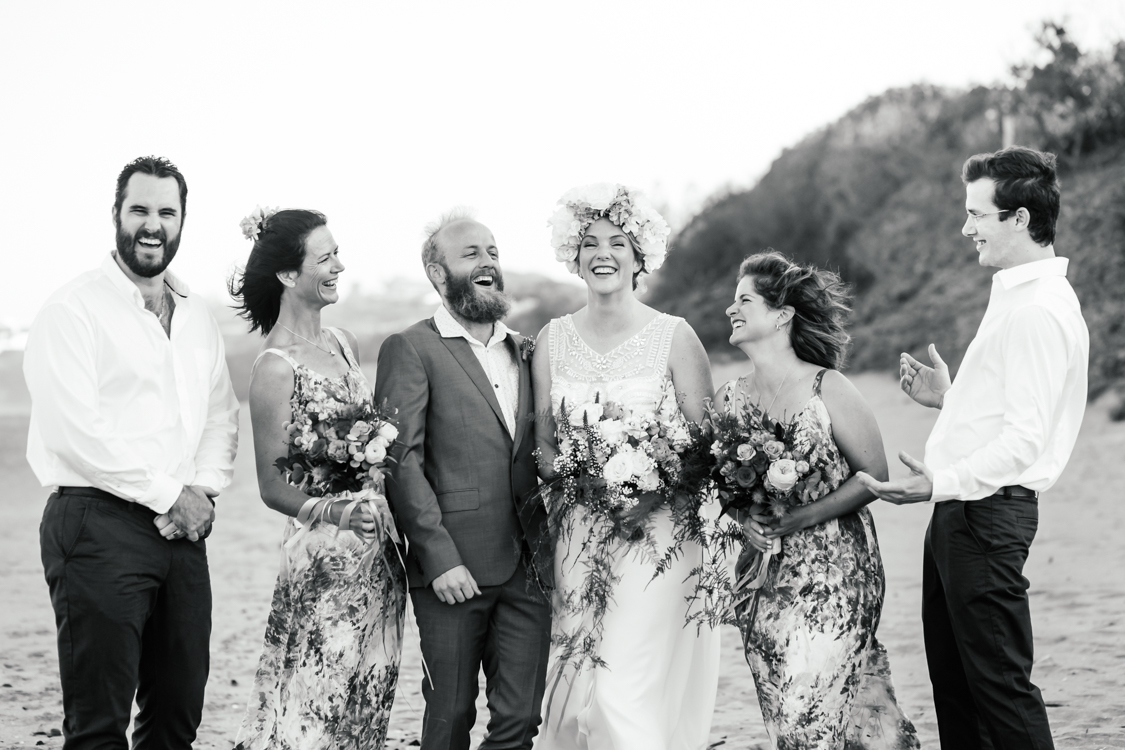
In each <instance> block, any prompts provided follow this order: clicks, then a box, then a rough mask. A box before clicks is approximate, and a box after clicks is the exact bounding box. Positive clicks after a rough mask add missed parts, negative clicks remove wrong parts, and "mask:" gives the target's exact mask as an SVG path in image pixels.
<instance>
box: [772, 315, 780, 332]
mask: <svg viewBox="0 0 1125 750" xmlns="http://www.w3.org/2000/svg"><path fill="white" fill-rule="evenodd" d="M774 328H776V329H777V330H779V331H780V330H781V318H778V319H777V323H776V324H775V325H774Z"/></svg>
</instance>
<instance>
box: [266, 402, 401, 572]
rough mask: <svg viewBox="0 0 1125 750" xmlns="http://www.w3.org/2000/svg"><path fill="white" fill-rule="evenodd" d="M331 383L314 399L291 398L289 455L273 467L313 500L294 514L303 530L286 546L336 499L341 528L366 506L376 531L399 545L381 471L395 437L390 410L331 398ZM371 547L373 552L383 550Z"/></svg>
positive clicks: (287, 423)
mask: <svg viewBox="0 0 1125 750" xmlns="http://www.w3.org/2000/svg"><path fill="white" fill-rule="evenodd" d="M333 387H334V386H333V384H331V383H323V384H318V385H317V386H316V388H317V389H318V390H316V391H314V392H313V393H312V394H306V395H311V396H312V398H309V399H307V401H305V404H304V406H303V407H302V406H301V402H302V400H304V399H302V398H301V397H300V396H299V394H297V393H294V394H293V399H292V400H291V405H292V408H293V412H292V420H291V421H290V422H286V423H285V424H284V425H283V426H284V429H285V433H286V442H287V444H288V446H289V449H288V455H286V456H284V457H282V458H279V459H277V461H276V462H275V465H276V466H277V467H278V469H280V470H281V472H282V473H283V474H284V475H285V479H286V481H287V482H289V484H291V485H293V486H294V487H296V488H297V489H299V490H301V491H302V492H304V493H305V494H306V495H308V496H309V497H310V498H311V499H310V500H309V501H308V502H306V503H305V505H304V506H303V507H302V508H301V509H300V511H299V512H298V514H297V517H296V522H297V524H298V525H300V526H301V527H302V529H301V530H300V531H299V532H298V534H297V535H294V536H293V537H290V540H289V542H287V544H293V543H296V541H297V540H298V538H299V537H300V536H301V535H303V534H304V533H305V532H307V531H308V530H309V529H310V528H311V527H312V526H313V524H315V523H316V522H318V521H321V520H323V518H324V517H325V515H326V514H327V513H328V510H329V507H330V505H331V503H332V502H333V501H334V500H338V499H344V500H348V501H349V502H348V504H347V505H346V506H345V507H344V509H343V511H342V513H341V516H340V523H339V528H340V529H347V528H348V521H349V519H350V517H351V514H352V513H353V511H354V510H355V509H356V508H357V507H358V506H359V505H361V504H363V505H366V507H367V508H368V509H369V510H370V512H371V515H372V517H374V518H376V519H378V521H377V526H381V527H382V528H383V529H385V532H386V533H385V539H389V540H390V541H392V542H395V543H400V542H401V540H400V538H399V536H398V532H397V531H396V529H395V525H394V522H393V519H392V516H391V511H390V506H389V505H388V503H387V498H386V495H385V493H384V487H385V470H386V468H387V464H388V462H390V461H392V460H393V459H392V458H391V457H390V448H391V446H392V445H393V444H394V442H395V440H396V438H397V437H398V428H397V427H395V425H394V423H393V422H392V421H391V418H392V416H393V414H394V411H393V410H392V409H391V408H390V407H389V406H388V405H387V404H386V403H384V404H381V405H376V404H373V403H370V402H366V401H364V402H358V403H356V402H351V403H349V402H348V400H347V399H346V395H347V394H343V393H340V394H337V393H332V392H331V389H332V388H333ZM382 546H383V545H382V544H376V545H372V552H374V550H375V549H376V548H382Z"/></svg>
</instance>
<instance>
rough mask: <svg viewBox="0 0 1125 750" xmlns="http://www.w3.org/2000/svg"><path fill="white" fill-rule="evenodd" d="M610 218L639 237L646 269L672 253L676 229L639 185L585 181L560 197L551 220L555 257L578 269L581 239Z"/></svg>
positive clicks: (640, 249) (568, 267)
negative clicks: (670, 247) (670, 239)
mask: <svg viewBox="0 0 1125 750" xmlns="http://www.w3.org/2000/svg"><path fill="white" fill-rule="evenodd" d="M601 218H606V219H609V220H610V221H611V222H613V223H614V224H615V225H617V226H619V227H621V228H622V229H624V230H625V231H626V232H628V233H629V235H630V236H631V237H632V238H633V239H634V240H635V241H636V245H637V250H638V251H639V252H640V254H641V258H642V259H643V261H644V271H645V273H652V272H653V271H655V270H656V269H658V268H660V266H661V265H663V263H664V256H665V255H667V254H668V235H669V234H671V232H672V229H671V227H669V226H668V222H666V221H664V217H663V216H661V215H660V214H659V212H657V210H656V209H655V208H654V207H653V205H652V204H651V203H649V201H648V199H647V198H645V197H644V196H643V195H642V194H641V192H640V191H639V190H637V189H636V188H631V187H627V186H625V185H618V184H617V183H613V182H598V183H594V184H592V185H583V186H582V187H576V188H574V189H573V190H570V191H568V192H567V193H566V194H565V195H563V197H562V198H559V207H558V209H557V210H556V211H555V213H554V214H553V215H552V216H551V218H550V220H548V222H547V225H548V226H549V227H551V230H552V233H551V247H553V248H554V250H555V260H557V261H559V262H560V263H565V264H566V267H567V269H569V270H570V272H571V273H578V243H579V242H580V241H581V240H582V236H583V235H584V234H585V233H586V230H587V229H589V228H590V225H591V224H593V223H594V222H595V221H597V220H598V219H601Z"/></svg>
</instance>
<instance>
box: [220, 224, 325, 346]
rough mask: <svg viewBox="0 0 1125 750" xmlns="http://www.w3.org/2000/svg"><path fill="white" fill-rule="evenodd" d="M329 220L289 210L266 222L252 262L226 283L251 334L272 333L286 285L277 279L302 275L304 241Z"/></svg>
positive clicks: (255, 244) (256, 242) (253, 250)
mask: <svg viewBox="0 0 1125 750" xmlns="http://www.w3.org/2000/svg"><path fill="white" fill-rule="evenodd" d="M327 223H328V219H326V218H325V217H324V214H322V213H320V212H319V211H306V210H304V209H287V210H285V211H278V212H277V213H276V214H274V215H273V216H271V217H269V218H268V219H266V221H265V224H264V226H262V228H261V230H260V232H259V233H258V239H256V240H255V241H254V248H253V249H252V250H251V251H250V258H249V259H248V260H247V261H246V267H245V268H243V269H242V271H241V272H239V271H235V273H234V275H233V276H231V278H230V280H229V281H228V282H227V289H228V291H230V296H231V297H233V298H234V299H235V300H236V301H237V302H238V303H239V304H237V305H234V309H235V310H238V314H239V316H241V317H243V318H245V319H246V320H247V321H249V323H250V331H251V332H254V331H256V330H258V329H259V328H260V329H261V330H262V335H265V334H267V333H269V332H270V331H271V330H272V329H273V326H274V323H276V322H277V315H278V312H279V311H280V310H281V293H282V292H284V291H285V285H284V284H282V283H281V280H280V279H278V278H277V274H278V273H280V272H282V271H299V270H300V269H301V264H303V263H304V262H305V240H306V239H308V236H309V234H310V233H311V232H312V231H313V230H314V229H316V228H317V227H322V226H325V225H326V224H327Z"/></svg>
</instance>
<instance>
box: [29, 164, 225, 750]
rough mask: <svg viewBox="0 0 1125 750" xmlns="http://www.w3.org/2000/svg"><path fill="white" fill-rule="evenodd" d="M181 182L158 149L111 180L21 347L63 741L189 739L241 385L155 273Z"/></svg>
mask: <svg viewBox="0 0 1125 750" xmlns="http://www.w3.org/2000/svg"><path fill="white" fill-rule="evenodd" d="M186 205H187V185H186V184H185V182H184V178H183V175H181V174H180V172H179V170H177V169H176V167H175V165H173V164H172V163H171V162H169V161H167V160H166V159H162V158H158V157H142V158H140V159H137V160H135V161H133V162H130V163H129V164H128V165H127V166H126V167H125V169H124V170H123V171H122V172H121V175H120V176H119V177H118V181H117V194H116V200H115V204H114V207H113V220H114V224H115V226H116V228H117V246H116V250H115V251H114V252H113V253H109V254H107V255H106V256H105V258H104V259H103V261H102V263H101V265H100V267H99V268H97V269H95V270H92V271H88V272H86V273H84V274H82V275H81V276H79V277H78V278H76V279H74V280H73V281H71V282H70V283H68V284H66V285H65V286H63V287H62V288H61V289H59V290H58V291H56V292H55V293H54V295H52V296H51V298H50V299H49V300H48V301H47V303H46V304H45V305H44V306H43V309H42V310H40V312H39V314H38V315H37V316H36V318H35V322H34V324H33V325H32V328H31V334H30V337H29V339H28V344H27V350H26V353H25V356H24V375H25V377H26V379H27V385H28V389H29V390H30V391H31V399H32V409H31V426H30V432H29V435H28V441H27V442H28V445H27V459H28V462H29V463H30V464H31V468H32V469H33V470H34V471H35V475H36V476H37V477H38V478H39V481H40V482H41V483H42V484H43V486H44V487H51V488H54V492H53V493H52V494H51V496H50V498H49V499H48V500H47V507H46V510H45V511H44V513H43V522H42V525H41V526H40V545H41V550H42V557H43V567H44V570H45V573H46V578H47V584H48V586H49V588H50V592H51V603H52V605H53V606H54V610H55V621H56V624H57V627H58V647H59V673H60V677H61V680H62V689H63V710H64V714H65V718H64V720H63V736H64V738H65V745H64V747H65V748H67V749H68V750H70V749H75V750H77V749H80V748H95V747H96V748H103V747H122V748H125V747H127V746H128V742H127V740H126V736H125V735H126V731H127V728H128V725H129V719H130V709H131V706H132V702H133V695H134V692H135V693H136V700H137V704H138V707H139V709H140V710H139V713H138V714H137V717H136V725H135V728H134V732H133V747H134V748H152V749H153V750H156V749H157V748H160V749H165V748H190V747H191V743H192V741H193V740H194V739H195V735H196V729H197V727H198V726H199V721H200V717H201V714H202V709H203V692H204V686H205V685H206V682H207V672H208V663H209V661H208V660H209V655H208V641H209V639H210V635H211V581H210V576H209V573H208V569H207V551H206V545H205V543H204V541H203V537H205V536H206V535H207V534H208V533H209V531H210V527H211V522H212V520H213V519H214V510H213V508H214V502H213V498H214V497H216V496H217V495H218V493H219V492H220V491H222V490H223V489H224V488H225V487H226V486H227V484H229V483H230V479H231V474H232V471H233V463H234V455H235V449H236V447H237V441H238V401H237V400H236V399H235V397H234V393H233V390H232V388H231V383H230V376H229V374H228V373H227V366H226V361H225V358H224V353H223V342H222V338H221V336H220V334H219V328H218V325H217V324H216V323H215V320H214V318H213V317H212V316H211V314H210V312H209V311H208V310H207V307H206V304H205V303H204V301H203V300H201V299H200V298H199V297H197V296H195V295H192V294H191V293H190V292H189V291H188V289H187V287H186V286H185V285H184V284H183V282H181V281H180V280H178V279H177V278H176V277H175V276H173V275H172V274H171V273H170V272H168V271H166V270H165V269H166V268H167V266H168V264H169V263H170V262H171V261H172V258H173V257H174V256H175V255H176V250H177V249H178V247H179V244H180V231H181V229H182V227H183V221H184V214H185V209H186Z"/></svg>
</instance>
